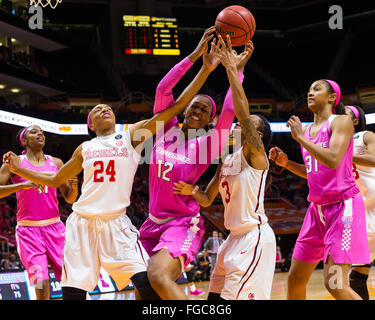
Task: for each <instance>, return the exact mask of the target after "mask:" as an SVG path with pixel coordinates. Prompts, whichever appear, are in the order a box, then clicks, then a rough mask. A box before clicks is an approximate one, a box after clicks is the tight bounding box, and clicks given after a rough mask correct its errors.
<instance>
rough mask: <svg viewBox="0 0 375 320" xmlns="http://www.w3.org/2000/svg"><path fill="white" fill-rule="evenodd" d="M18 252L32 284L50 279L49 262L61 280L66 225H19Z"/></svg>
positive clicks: (59, 223) (17, 235) (17, 234)
mask: <svg viewBox="0 0 375 320" xmlns="http://www.w3.org/2000/svg"><path fill="white" fill-rule="evenodd" d="M16 239H17V249H18V254H19V256H20V258H21V262H22V264H23V265H24V267H25V269H26V271H27V273H28V275H29V280H30V284H31V285H35V284H37V283H38V282H40V281H43V280H48V279H49V275H48V264H50V265H51V267H52V270H53V272H54V273H55V278H56V279H58V280H61V270H62V261H63V250H64V241H65V226H64V224H63V223H62V222H57V223H54V224H50V225H48V226H43V227H26V226H17V228H16Z"/></svg>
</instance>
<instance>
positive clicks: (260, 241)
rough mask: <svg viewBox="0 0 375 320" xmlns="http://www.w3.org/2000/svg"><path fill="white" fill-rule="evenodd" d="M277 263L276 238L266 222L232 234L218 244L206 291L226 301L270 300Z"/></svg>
mask: <svg viewBox="0 0 375 320" xmlns="http://www.w3.org/2000/svg"><path fill="white" fill-rule="evenodd" d="M275 264H276V239H275V234H274V232H273V230H272V228H271V227H270V226H269V225H268V223H266V224H264V225H260V226H258V227H255V228H253V229H252V230H251V231H249V232H248V233H246V234H242V235H232V234H230V235H229V237H228V238H227V239H226V240H225V242H224V243H223V244H222V245H221V246H220V248H219V251H218V254H217V260H216V265H215V268H214V271H213V273H212V275H211V279H210V285H209V292H213V293H219V294H220V297H221V298H223V299H226V300H269V299H270V297H271V289H272V281H273V275H274V272H275Z"/></svg>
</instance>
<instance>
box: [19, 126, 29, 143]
mask: <svg viewBox="0 0 375 320" xmlns="http://www.w3.org/2000/svg"><path fill="white" fill-rule="evenodd" d="M26 130H27V128H25V129H23V130H22V131H21V133H20V143H21V146H22V147H23V148H25V145H24V144H23V142H22V140H23V135H24V134H25V132H26Z"/></svg>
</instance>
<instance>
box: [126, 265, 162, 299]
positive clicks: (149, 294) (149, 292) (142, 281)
mask: <svg viewBox="0 0 375 320" xmlns="http://www.w3.org/2000/svg"><path fill="white" fill-rule="evenodd" d="M131 280H132V282H133V284H134V286H135V287H136V288H137V290H138V292H139V294H140V295H141V298H142V300H161V299H160V297H159V296H158V294H157V293H156V292H155V290H154V289H153V288H152V286H151V284H150V281H149V280H148V277H147V271H143V272H139V273H136V274H135V275H133V276H132V277H131Z"/></svg>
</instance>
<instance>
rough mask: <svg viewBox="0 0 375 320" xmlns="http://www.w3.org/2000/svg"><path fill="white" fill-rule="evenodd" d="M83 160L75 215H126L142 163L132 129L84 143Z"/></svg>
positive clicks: (74, 207) (74, 206)
mask: <svg viewBox="0 0 375 320" xmlns="http://www.w3.org/2000/svg"><path fill="white" fill-rule="evenodd" d="M82 157H83V163H82V167H83V184H82V189H81V196H80V197H79V199H78V200H77V202H75V203H74V205H73V210H74V212H76V213H78V214H80V215H84V216H90V215H101V216H102V215H120V214H122V213H125V212H126V208H127V207H128V206H129V204H130V196H131V192H132V186H133V181H134V175H135V173H136V171H137V168H138V163H139V160H140V155H139V154H138V153H137V151H136V150H135V149H134V148H133V146H132V144H131V140H130V133H129V130H128V131H126V132H120V133H118V132H117V133H114V134H111V135H108V136H104V137H96V138H94V139H92V140H90V141H86V142H84V143H83V144H82Z"/></svg>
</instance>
